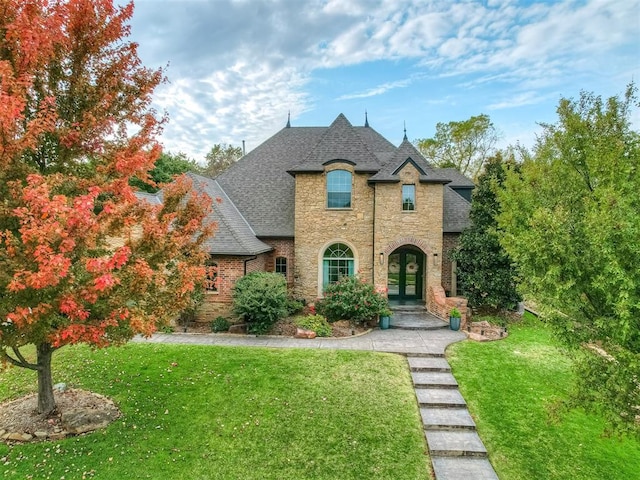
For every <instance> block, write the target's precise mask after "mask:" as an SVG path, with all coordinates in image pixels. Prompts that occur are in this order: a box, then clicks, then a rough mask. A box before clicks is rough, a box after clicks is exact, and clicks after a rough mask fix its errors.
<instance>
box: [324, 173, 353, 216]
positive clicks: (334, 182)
mask: <svg viewBox="0 0 640 480" xmlns="http://www.w3.org/2000/svg"><path fill="white" fill-rule="evenodd" d="M327 208H351V172H348V171H346V170H332V171H330V172H329V173H327Z"/></svg>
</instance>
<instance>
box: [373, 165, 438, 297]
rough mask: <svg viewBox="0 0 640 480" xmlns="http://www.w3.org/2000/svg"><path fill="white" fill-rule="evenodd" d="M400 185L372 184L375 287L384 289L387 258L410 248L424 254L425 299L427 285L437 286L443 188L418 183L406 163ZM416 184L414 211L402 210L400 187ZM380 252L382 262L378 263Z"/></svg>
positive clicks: (410, 167) (413, 168)
mask: <svg viewBox="0 0 640 480" xmlns="http://www.w3.org/2000/svg"><path fill="white" fill-rule="evenodd" d="M399 175H400V178H401V182H400V183H377V184H375V232H374V238H375V240H374V245H375V251H376V252H378V254H377V255H378V268H377V269H376V275H375V278H374V284H375V286H376V288H378V289H380V290H383V289H385V288H386V286H387V271H388V257H389V255H390V254H391V253H393V251H394V250H396V249H398V248H400V247H403V246H406V245H412V246H414V247H417V248H419V249H420V250H421V251H422V253H424V254H425V257H424V263H425V264H424V265H423V266H422V267H423V268H422V271H423V275H424V282H423V291H422V292H421V293H422V294H421V298H422V299H424V300H426V290H427V288H428V287H429V286H430V285H440V280H441V270H440V259H441V258H442V189H443V186H442V185H441V184H429V183H420V182H419V172H418V170H417V169H416V168H415V167H414V166H413V165H412V164H411V163H407V164H406V165H405V166H404V167H403V168H402V170H401V171H400V172H399ZM406 184H408V185H415V195H416V200H415V210H412V211H403V210H402V185H406ZM380 253H382V254H383V255H382V257H383V260H382V263H380V258H379V257H380Z"/></svg>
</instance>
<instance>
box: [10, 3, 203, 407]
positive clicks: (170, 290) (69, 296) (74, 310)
mask: <svg viewBox="0 0 640 480" xmlns="http://www.w3.org/2000/svg"><path fill="white" fill-rule="evenodd" d="M132 14H133V4H132V3H131V4H128V5H126V6H122V7H116V6H114V5H113V1H112V0H0V356H2V359H3V360H4V362H5V363H7V362H8V363H11V364H14V365H17V366H20V367H25V368H29V369H33V370H36V371H37V375H38V410H39V412H40V413H51V412H52V411H53V410H54V409H55V399H54V396H53V382H52V377H51V360H52V354H53V352H54V351H55V350H56V349H59V348H60V347H62V346H64V345H68V344H74V343H79V342H84V343H88V344H90V345H92V346H96V347H104V346H108V345H112V344H118V343H123V342H125V341H127V340H129V339H130V338H132V337H133V336H134V335H136V334H143V335H149V334H151V333H152V332H153V331H154V330H155V329H156V328H157V326H158V325H162V324H163V322H166V321H167V320H168V319H170V318H172V317H174V316H175V315H177V313H178V312H179V311H180V310H182V309H183V308H185V307H186V306H188V305H189V302H190V299H191V294H192V292H193V291H194V288H195V287H196V286H197V285H198V284H199V283H201V282H202V281H203V279H204V278H205V271H204V260H205V253H204V252H203V250H202V248H201V246H202V243H203V242H204V241H205V240H206V239H207V238H208V237H209V236H210V235H211V233H212V228H213V226H212V225H207V224H206V221H205V219H206V217H207V215H208V214H209V212H210V208H211V206H210V199H209V198H208V197H206V195H201V194H199V193H197V192H196V191H194V190H193V189H192V188H191V185H190V183H189V181H188V180H187V179H186V178H182V179H178V180H176V182H174V183H172V184H170V185H168V186H166V187H165V188H164V190H163V195H164V198H163V200H164V201H163V203H162V205H152V204H150V203H146V202H141V201H138V200H137V198H136V196H135V193H134V191H133V190H132V188H131V187H130V186H129V179H130V178H131V177H133V176H136V177H138V178H145V177H146V172H147V171H149V170H151V169H152V168H153V164H154V162H155V160H156V159H157V157H158V156H159V154H160V150H161V149H160V146H159V144H158V143H157V141H156V137H157V135H158V133H159V132H160V130H161V128H162V124H163V123H164V121H165V118H157V115H156V113H155V112H154V111H153V110H152V109H151V107H150V104H151V95H152V93H153V91H154V89H155V87H156V86H158V84H160V83H161V82H162V81H163V72H162V70H150V69H147V68H145V67H143V66H142V65H141V62H140V59H139V57H138V55H137V45H136V44H135V43H133V42H131V41H128V40H127V37H128V35H129V25H128V23H127V22H128V21H129V20H130V18H131V16H132ZM30 344H33V345H35V346H36V359H35V360H32V359H31V358H28V357H27V356H25V355H23V353H22V351H21V349H22V347H24V346H26V345H30Z"/></svg>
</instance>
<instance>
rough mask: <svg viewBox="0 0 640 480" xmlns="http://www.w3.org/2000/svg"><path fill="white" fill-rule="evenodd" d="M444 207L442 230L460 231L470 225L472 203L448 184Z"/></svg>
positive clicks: (446, 231)
mask: <svg viewBox="0 0 640 480" xmlns="http://www.w3.org/2000/svg"><path fill="white" fill-rule="evenodd" d="M443 202H444V206H443V209H442V231H443V232H444V233H460V232H462V231H463V230H464V229H465V228H467V227H468V226H469V223H470V221H469V212H470V211H471V204H470V203H469V202H467V201H466V200H465V199H464V198H462V197H461V196H460V195H458V194H457V193H456V192H454V191H453V190H452V189H451V188H449V186H448V185H445V187H444V199H443Z"/></svg>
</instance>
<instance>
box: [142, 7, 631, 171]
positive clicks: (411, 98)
mask: <svg viewBox="0 0 640 480" xmlns="http://www.w3.org/2000/svg"><path fill="white" fill-rule="evenodd" d="M135 5H136V6H135V13H134V17H133V19H132V22H131V25H132V35H131V39H132V40H134V41H136V42H138V43H139V45H140V47H139V54H140V57H141V59H142V61H143V63H144V64H145V65H146V66H148V67H167V66H168V68H167V69H166V72H165V73H166V75H167V77H168V80H169V83H167V84H165V85H162V86H161V87H159V88H158V89H157V91H156V96H155V107H156V108H157V109H158V110H159V111H166V112H167V113H168V115H169V119H170V120H169V123H168V125H167V126H166V128H165V131H164V133H163V136H162V138H161V140H162V143H163V144H164V146H165V148H166V149H167V150H170V151H172V152H174V153H175V152H178V151H182V152H185V153H186V154H188V155H189V156H190V157H192V158H194V159H196V160H199V161H201V160H202V159H203V157H204V155H205V154H206V152H207V151H208V150H209V149H210V148H211V147H212V146H213V145H214V144H215V143H231V144H233V145H236V146H240V145H241V144H242V141H243V140H245V141H246V146H247V150H251V149H252V148H255V147H256V146H257V145H259V144H260V143H261V142H262V141H264V140H266V139H267V138H268V137H269V136H271V135H273V134H274V133H276V132H277V131H278V130H280V129H281V128H283V127H284V125H285V124H286V121H287V114H288V112H291V123H292V125H293V126H326V125H329V124H330V123H331V122H332V121H333V120H334V119H335V117H336V116H337V115H338V114H339V113H344V114H345V115H346V116H347V118H348V119H349V120H350V121H351V123H352V124H354V125H362V124H363V123H364V112H365V110H366V111H367V112H368V116H369V123H370V125H371V126H372V127H373V128H375V129H376V130H377V131H378V132H380V133H381V134H382V135H384V136H385V137H386V138H387V139H389V140H390V141H391V142H392V143H394V144H399V143H400V141H401V140H402V136H403V128H404V124H405V122H406V128H407V136H408V137H409V139H410V140H414V139H417V138H425V137H430V136H432V135H433V134H434V132H435V126H436V124H437V123H438V122H444V123H446V122H449V121H452V120H455V121H458V120H465V119H468V118H469V117H471V116H472V115H479V114H481V113H485V114H487V115H489V116H490V117H491V119H492V121H493V123H494V125H495V126H496V128H497V129H498V131H499V132H500V134H501V141H500V145H501V146H506V145H508V144H514V143H516V142H519V143H521V144H523V145H525V146H531V145H532V144H533V142H534V140H535V135H536V133H538V132H539V131H540V127H539V126H538V123H539V122H554V121H555V120H556V115H555V109H556V106H557V104H558V100H559V99H560V98H561V97H573V98H577V97H578V96H579V94H580V91H581V90H586V91H592V92H595V93H596V94H599V95H602V96H605V97H606V96H611V95H616V94H620V93H622V92H623V91H624V89H625V86H626V85H627V84H628V83H629V82H631V81H632V80H634V79H635V81H636V82H638V79H639V77H640V75H639V74H640V0H580V1H551V0H547V1H516V0H484V1H474V0H469V1H451V0H425V1H421V0H414V1H402V0H268V1H267V0H264V1H258V0H210V1H207V0H137V1H136V2H135ZM634 115H635V117H634V119H633V121H634V125H635V126H636V127H637V126H638V125H640V118H638V114H637V112H636V113H635V114H634Z"/></svg>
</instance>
